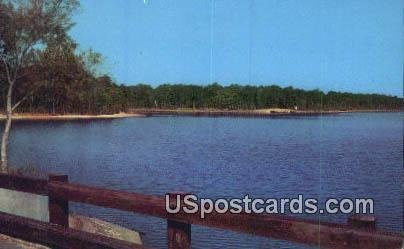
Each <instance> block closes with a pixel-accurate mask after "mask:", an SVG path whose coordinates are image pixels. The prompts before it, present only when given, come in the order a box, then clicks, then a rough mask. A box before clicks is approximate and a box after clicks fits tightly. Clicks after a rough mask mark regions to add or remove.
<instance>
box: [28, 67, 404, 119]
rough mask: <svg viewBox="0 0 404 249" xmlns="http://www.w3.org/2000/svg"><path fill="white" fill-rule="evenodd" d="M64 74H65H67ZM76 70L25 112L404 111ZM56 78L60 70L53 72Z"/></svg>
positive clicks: (351, 100) (289, 90) (286, 91)
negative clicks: (121, 81) (127, 81)
mask: <svg viewBox="0 0 404 249" xmlns="http://www.w3.org/2000/svg"><path fill="white" fill-rule="evenodd" d="M63 70H65V69H63ZM72 71H74V69H69V70H66V71H64V72H60V73H63V74H66V75H65V76H66V77H67V78H68V79H67V80H63V81H51V82H49V83H48V84H44V85H42V86H41V87H40V91H37V93H36V94H33V95H32V96H31V97H30V98H29V99H28V100H27V101H26V102H25V103H24V104H22V105H21V107H20V111H23V112H46V113H114V112H119V111H128V110H130V109H134V108H164V109H173V108H197V109H202V108H215V109H232V110H234V109H262V108H290V109H292V108H295V107H297V108H298V109H299V110H320V109H323V110H352V109H378V110H392V109H400V108H402V106H403V99H402V98H398V97H392V96H386V95H380V94H353V93H342V92H333V91H331V92H328V93H324V92H322V91H320V90H311V91H308V90H302V89H296V88H293V87H286V88H281V87H279V86H276V85H270V86H248V85H247V86H241V85H236V84H233V85H229V86H221V85H219V84H217V83H214V84H210V85H206V86H198V85H187V84H163V85H160V86H158V87H155V88H153V87H151V86H150V85H146V84H138V85H132V86H126V85H117V84H115V83H114V82H113V81H112V80H111V78H110V77H108V76H100V77H97V78H94V77H91V76H90V75H86V74H85V73H83V74H80V77H82V80H77V79H70V78H69V74H70V73H72ZM52 72H53V73H55V71H52Z"/></svg>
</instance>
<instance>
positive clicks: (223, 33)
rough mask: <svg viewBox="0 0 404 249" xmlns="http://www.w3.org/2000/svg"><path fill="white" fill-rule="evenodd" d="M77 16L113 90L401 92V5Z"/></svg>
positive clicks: (255, 0)
mask: <svg viewBox="0 0 404 249" xmlns="http://www.w3.org/2000/svg"><path fill="white" fill-rule="evenodd" d="M74 18H75V21H76V26H75V27H74V28H73V29H72V30H71V32H70V34H71V35H72V37H73V38H74V39H75V40H76V41H77V42H78V43H79V44H80V48H81V49H88V48H93V49H94V50H95V51H97V52H100V53H102V54H103V55H104V56H105V66H104V70H106V71H107V72H108V73H110V74H111V76H112V77H113V78H114V79H115V80H116V82H117V83H124V84H136V83H140V82H144V83H149V84H151V85H154V86H156V85H159V84H161V83H167V82H170V83H194V84H208V83H211V82H219V83H221V84H224V85H228V84H230V83H239V84H263V85H267V84H273V83H275V84H278V85H280V86H289V85H292V86H294V87H298V88H304V89H314V88H320V89H321V90H324V91H329V90H337V91H351V92H370V93H385V94H391V95H398V96H402V94H403V54H404V52H403V33H404V32H403V1H402V0H338V1H333V0H328V1H325V0H304V1H302V0H82V1H81V10H80V11H79V12H78V13H77V14H76V16H75V17H74Z"/></svg>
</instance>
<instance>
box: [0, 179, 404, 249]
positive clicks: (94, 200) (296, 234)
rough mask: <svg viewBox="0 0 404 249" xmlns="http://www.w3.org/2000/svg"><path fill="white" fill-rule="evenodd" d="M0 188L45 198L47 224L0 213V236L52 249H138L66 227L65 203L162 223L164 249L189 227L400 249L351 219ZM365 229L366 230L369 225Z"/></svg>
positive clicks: (114, 194) (22, 184) (175, 247)
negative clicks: (180, 208) (204, 209)
mask: <svg viewBox="0 0 404 249" xmlns="http://www.w3.org/2000/svg"><path fill="white" fill-rule="evenodd" d="M0 188H6V189H11V190H16V191H21V192H27V193H31V194H37V195H45V196H49V221H50V222H49V223H46V222H40V221H35V220H32V219H27V218H22V217H19V216H14V215H10V214H5V213H1V212H0V233H2V234H6V235H9V236H12V237H15V238H20V239H23V240H26V241H30V242H34V243H38V244H43V245H46V246H50V247H56V248H69V249H70V248H123V249H125V248H144V247H142V246H140V245H135V244H130V243H128V242H124V241H120V240H116V239H111V238H107V237H103V236H99V235H94V234H89V233H85V232H81V231H77V230H73V229H70V228H69V227H68V214H69V205H68V203H69V201H72V202H80V203H86V204H91V205H96V206H100V207H106V208H114V209H119V210H123V211H128V212H134V213H140V214H144V215H149V216H153V217H159V218H163V219H166V220H167V244H168V248H170V249H185V248H190V247H191V224H192V225H201V226H208V227H214V228H220V229H225V230H231V231H236V232H241V233H247V234H252V235H257V236H265V237H270V238H275V239H281V240H287V241H292V242H296V243H304V244H308V245H314V246H321V248H350V249H355V248H366V249H372V248H383V249H390V248H402V245H403V237H402V236H401V235H400V234H398V233H392V232H386V231H378V230H376V228H375V226H374V223H372V222H371V223H369V222H368V221H363V220H361V219H360V218H359V219H357V218H352V219H350V220H349V222H348V224H335V223H325V222H321V223H320V222H319V221H312V220H306V219H301V218H292V217H288V216H284V215H269V214H265V215H257V214H246V213H241V214H231V213H226V214H218V213H212V214H209V215H207V216H206V217H205V218H204V219H201V218H200V217H199V214H186V213H178V214H169V213H168V212H166V210H165V199H164V198H163V197H160V196H151V195H143V194H138V193H128V192H123V191H116V190H109V189H104V188H97V187H90V186H84V185H79V184H71V183H68V180H67V176H63V175H51V176H49V179H48V180H43V179H34V178H28V177H21V176H13V175H7V174H0ZM369 224H370V225H369Z"/></svg>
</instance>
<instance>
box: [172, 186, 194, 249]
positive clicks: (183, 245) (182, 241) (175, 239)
mask: <svg viewBox="0 0 404 249" xmlns="http://www.w3.org/2000/svg"><path fill="white" fill-rule="evenodd" d="M168 195H169V196H170V202H172V204H174V205H176V204H175V203H176V200H177V195H180V196H181V197H180V198H181V201H180V203H181V206H182V204H183V201H184V196H185V193H169V194H168ZM172 200H173V201H172ZM172 204H170V205H172ZM180 212H182V210H180ZM167 243H168V249H190V248H191V224H189V223H184V222H179V221H175V220H170V219H168V220H167Z"/></svg>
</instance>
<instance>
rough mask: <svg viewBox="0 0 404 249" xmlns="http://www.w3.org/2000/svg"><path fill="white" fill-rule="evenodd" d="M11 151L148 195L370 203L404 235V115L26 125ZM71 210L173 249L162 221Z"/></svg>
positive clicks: (228, 238)
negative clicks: (359, 200)
mask: <svg viewBox="0 0 404 249" xmlns="http://www.w3.org/2000/svg"><path fill="white" fill-rule="evenodd" d="M10 149H11V152H10V153H11V163H12V164H13V165H21V166H26V165H34V166H37V167H39V168H41V169H43V170H46V171H49V172H57V173H65V174H68V175H69V177H70V179H71V182H76V183H83V184H90V185H97V186H102V187H107V188H112V189H119V190H128V191H135V192H139V193H145V194H159V195H162V194H165V193H167V192H170V191H176V190H180V191H186V192H191V193H196V194H198V195H200V196H201V197H236V198H241V197H243V196H244V195H245V194H249V195H250V196H252V197H263V198H280V197H290V198H293V197H297V195H298V194H304V196H305V197H314V198H320V199H321V200H324V199H326V198H328V197H336V198H343V197H349V198H354V197H371V198H374V200H375V213H376V216H377V218H378V227H379V228H383V229H389V230H395V231H402V230H403V227H402V224H403V203H402V192H401V188H402V184H403V175H404V174H403V113H355V114H340V115H334V116H323V117H320V116H319V117H283V118H205V117H150V118H130V119H117V120H109V121H93V122H35V123H24V122H20V123H16V124H15V126H14V128H13V130H12V140H11V145H10ZM72 209H73V211H74V212H76V213H81V214H85V215H90V216H95V217H100V218H103V219H106V220H108V221H112V222H115V223H118V224H121V225H124V226H127V227H129V228H132V229H136V230H138V231H141V232H143V233H144V235H143V240H144V242H145V244H146V245H149V246H152V247H157V248H165V243H166V241H165V235H166V224H165V222H164V221H163V220H160V219H157V218H149V217H146V216H141V215H134V214H129V213H126V212H118V211H112V210H109V209H103V208H94V207H91V206H87V205H77V204H74V205H73V207H72ZM306 216H307V215H306ZM309 218H312V219H318V218H319V217H318V215H312V216H309ZM346 218H347V215H342V214H336V215H323V216H322V217H321V219H323V220H328V221H337V222H345V221H346ZM192 236H193V237H192V240H193V247H194V248H305V247H303V246H301V245H296V244H291V243H286V242H282V241H277V240H270V239H266V238H260V237H253V236H248V235H242V234H237V233H232V232H226V231H222V230H216V229H210V228H203V227H199V226H193V230H192Z"/></svg>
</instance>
